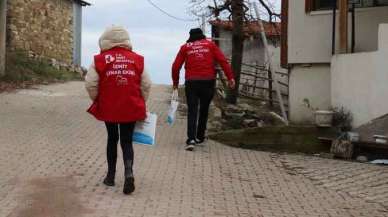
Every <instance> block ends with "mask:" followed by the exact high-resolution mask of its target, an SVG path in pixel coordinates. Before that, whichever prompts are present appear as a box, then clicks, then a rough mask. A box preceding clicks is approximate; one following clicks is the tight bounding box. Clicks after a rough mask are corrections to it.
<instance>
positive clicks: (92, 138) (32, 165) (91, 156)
mask: <svg viewBox="0 0 388 217" xmlns="http://www.w3.org/2000/svg"><path fill="white" fill-rule="evenodd" d="M168 98H169V93H168V88H166V87H163V86H155V87H154V88H153V93H152V96H151V100H150V102H149V110H151V111H153V112H155V113H157V114H158V115H159V123H158V132H157V135H158V136H157V143H158V144H157V146H156V147H145V146H139V145H136V146H135V175H136V184H137V190H136V192H135V193H134V194H133V195H131V196H124V195H123V194H122V193H121V191H122V185H123V178H122V176H121V175H120V173H119V174H118V175H119V176H118V177H117V181H116V182H117V187H114V188H108V187H105V186H103V185H102V184H101V181H102V178H103V177H104V175H105V172H106V168H105V167H106V165H105V140H106V135H105V129H104V126H103V124H102V123H99V122H97V121H95V120H94V119H93V118H92V117H90V116H89V115H88V114H87V113H86V112H85V110H86V109H87V107H88V105H89V103H90V102H89V100H88V98H87V96H86V93H85V91H84V89H83V84H82V83H81V82H71V83H66V84H57V85H51V86H42V87H38V88H37V89H34V90H23V91H18V92H15V93H7V94H6V93H3V94H0V217H124V216H128V217H159V216H160V217H175V216H183V217H197V216H198V217H200V216H201V217H202V216H203V217H205V216H206V217H212V216H213V217H238V216H239V217H281V216H283V217H303V216H304V217H318V216H328V217H329V216H331V217H334V216H335V217H348V216H354V217H358V216H366V217H382V216H388V209H387V206H386V205H387V203H386V202H384V201H386V199H387V197H385V196H386V194H378V195H379V196H375V198H373V196H374V193H381V192H387V187H386V186H387V185H386V184H387V181H386V180H387V179H386V178H387V169H386V168H385V167H375V166H371V165H362V166H360V164H356V163H348V162H342V161H332V160H325V159H318V158H309V157H303V156H296V155H277V154H271V153H265V152H258V151H250V150H243V149H236V148H231V147H228V146H224V145H222V144H218V143H215V142H212V141H210V142H208V144H207V145H206V146H204V147H200V148H197V149H196V151H195V152H186V151H184V149H183V143H184V141H185V120H184V119H183V118H181V119H179V120H178V121H177V123H176V124H175V125H174V126H173V127H170V126H168V125H166V123H165V122H164V119H165V117H166V111H167V108H168V103H167V100H168ZM119 162H121V161H119ZM119 165H120V166H119V168H118V171H122V170H123V168H122V165H121V164H119ZM349 171H350V172H351V173H350V174H353V175H355V176H354V181H353V179H352V177H350V175H349V177H348V175H347V172H349ZM353 175H352V176H353ZM380 175H381V179H379V181H378V182H377V183H379V184H378V185H377V184H376V183H375V185H373V184H368V183H369V182H368V180H374V177H380ZM365 176H368V177H369V176H371V178H370V179H369V178H368V177H365ZM334 177H337V178H334ZM340 177H347V178H346V179H345V178H340ZM384 179H385V180H384ZM341 180H342V181H341ZM356 182H357V183H358V184H354V183H356ZM322 183H323V184H322ZM355 186H358V187H355ZM374 186H376V187H374ZM353 189H354V190H353ZM350 193H352V194H350ZM358 194H360V195H368V196H367V197H365V196H360V195H358ZM376 197H377V198H376ZM380 197H383V198H380ZM380 201H382V202H381V203H380Z"/></svg>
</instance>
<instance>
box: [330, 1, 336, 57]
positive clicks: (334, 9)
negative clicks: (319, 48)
mask: <svg viewBox="0 0 388 217" xmlns="http://www.w3.org/2000/svg"><path fill="white" fill-rule="evenodd" d="M336 31H337V0H334V1H333V32H332V42H331V43H332V44H331V54H332V55H335V53H336V52H335V49H336V43H335V42H336Z"/></svg>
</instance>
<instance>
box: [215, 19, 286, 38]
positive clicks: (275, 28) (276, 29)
mask: <svg viewBox="0 0 388 217" xmlns="http://www.w3.org/2000/svg"><path fill="white" fill-rule="evenodd" d="M210 24H211V25H212V26H217V27H220V28H222V29H224V30H228V31H232V30H233V22H232V21H229V20H212V21H210ZM263 24H264V30H265V33H266V35H267V36H268V37H279V36H280V35H281V31H280V26H281V24H280V23H278V22H276V23H270V22H267V21H263ZM258 33H260V26H259V23H258V22H257V21H249V22H246V23H245V24H244V34H245V36H252V35H257V34H258Z"/></svg>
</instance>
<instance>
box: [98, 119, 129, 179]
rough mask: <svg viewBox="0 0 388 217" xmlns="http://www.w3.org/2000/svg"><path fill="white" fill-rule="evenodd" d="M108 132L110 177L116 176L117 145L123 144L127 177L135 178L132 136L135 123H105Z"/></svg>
mask: <svg viewBox="0 0 388 217" xmlns="http://www.w3.org/2000/svg"><path fill="white" fill-rule="evenodd" d="M105 126H106V129H107V131H108V145H107V151H106V153H107V161H108V175H113V176H114V175H115V173H116V162H117V143H118V142H119V139H120V143H121V149H122V151H123V160H124V166H125V176H127V175H128V176H133V170H132V167H133V158H134V153H133V144H132V136H133V131H134V129H135V123H120V124H118V123H107V122H105Z"/></svg>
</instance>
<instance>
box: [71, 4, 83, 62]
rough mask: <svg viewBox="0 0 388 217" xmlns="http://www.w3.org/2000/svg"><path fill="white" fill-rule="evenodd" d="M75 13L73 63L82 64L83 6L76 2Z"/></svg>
mask: <svg viewBox="0 0 388 217" xmlns="http://www.w3.org/2000/svg"><path fill="white" fill-rule="evenodd" d="M73 10H74V12H73V14H74V22H73V27H74V30H73V34H74V36H73V38H74V40H73V41H74V45H73V47H74V48H73V64H74V65H77V66H80V65H81V48H82V44H81V41H82V6H81V5H80V4H78V3H76V2H74V3H73Z"/></svg>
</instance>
